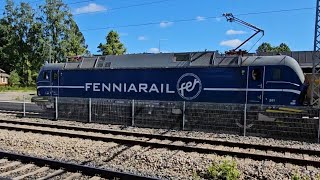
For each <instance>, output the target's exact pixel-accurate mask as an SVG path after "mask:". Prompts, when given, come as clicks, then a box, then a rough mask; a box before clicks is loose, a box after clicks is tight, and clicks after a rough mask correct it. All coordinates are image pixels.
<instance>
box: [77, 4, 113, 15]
mask: <svg viewBox="0 0 320 180" xmlns="http://www.w3.org/2000/svg"><path fill="white" fill-rule="evenodd" d="M106 10H107V8H106V7H104V6H102V5H98V4H96V3H90V4H89V5H87V6H83V7H80V8H77V9H76V10H75V14H83V13H92V12H100V11H106Z"/></svg>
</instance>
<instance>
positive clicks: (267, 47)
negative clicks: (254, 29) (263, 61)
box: [257, 42, 273, 53]
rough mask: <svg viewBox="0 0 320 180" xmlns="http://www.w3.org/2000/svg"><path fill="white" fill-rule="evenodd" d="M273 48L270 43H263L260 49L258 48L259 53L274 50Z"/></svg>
mask: <svg viewBox="0 0 320 180" xmlns="http://www.w3.org/2000/svg"><path fill="white" fill-rule="evenodd" d="M272 51H273V48H272V46H271V44H270V43H265V42H264V43H262V44H261V45H260V46H259V47H258V49H257V53H262V52H272Z"/></svg>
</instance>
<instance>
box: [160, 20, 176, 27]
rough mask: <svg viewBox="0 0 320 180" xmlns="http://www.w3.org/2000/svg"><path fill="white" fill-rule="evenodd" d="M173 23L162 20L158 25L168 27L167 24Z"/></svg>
mask: <svg viewBox="0 0 320 180" xmlns="http://www.w3.org/2000/svg"><path fill="white" fill-rule="evenodd" d="M172 25H173V22H170V21H162V22H161V23H160V27H162V28H166V27H169V26H172Z"/></svg>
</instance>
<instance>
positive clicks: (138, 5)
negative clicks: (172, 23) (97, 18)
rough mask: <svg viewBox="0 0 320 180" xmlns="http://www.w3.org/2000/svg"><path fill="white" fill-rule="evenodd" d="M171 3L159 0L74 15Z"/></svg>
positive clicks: (166, 0)
mask: <svg viewBox="0 0 320 180" xmlns="http://www.w3.org/2000/svg"><path fill="white" fill-rule="evenodd" d="M169 1H172V0H158V1H151V2H144V3H139V4H131V5H127V6H120V7H115V8H109V9H104V10H100V11H94V12H84V13H77V14H74V15H75V16H76V15H83V14H94V13H101V12H106V11H108V12H109V11H114V10H120V9H127V8H132V7H141V6H147V5H152V4H159V3H163V2H169Z"/></svg>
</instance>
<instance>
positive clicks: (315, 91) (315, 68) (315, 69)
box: [310, 0, 320, 107]
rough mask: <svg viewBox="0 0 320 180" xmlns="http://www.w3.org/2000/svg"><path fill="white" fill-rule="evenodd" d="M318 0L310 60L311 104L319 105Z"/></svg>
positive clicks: (319, 34)
mask: <svg viewBox="0 0 320 180" xmlns="http://www.w3.org/2000/svg"><path fill="white" fill-rule="evenodd" d="M319 16H320V0H317V6H316V21H315V35H314V53H313V62H312V83H311V84H312V93H311V100H310V101H311V102H310V103H311V105H313V106H318V107H320V102H319V100H320V92H319V90H320V89H319V88H320V76H319V74H320V17H319Z"/></svg>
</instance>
